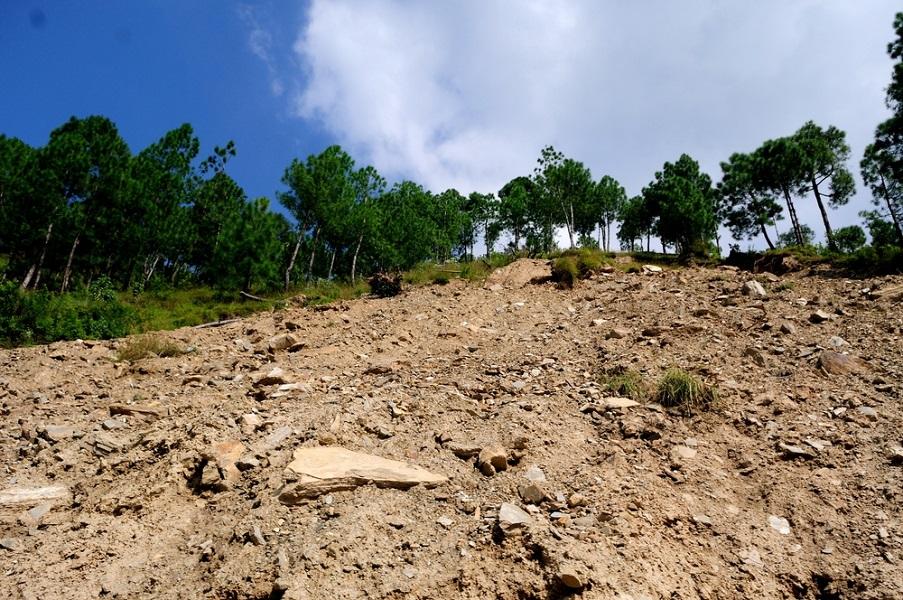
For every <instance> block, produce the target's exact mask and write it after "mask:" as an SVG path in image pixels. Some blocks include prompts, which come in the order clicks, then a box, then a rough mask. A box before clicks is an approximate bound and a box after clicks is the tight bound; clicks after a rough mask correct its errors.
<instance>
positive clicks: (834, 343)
mask: <svg viewBox="0 0 903 600" xmlns="http://www.w3.org/2000/svg"><path fill="white" fill-rule="evenodd" d="M828 345H829V346H831V347H832V348H834V349H835V350H840V349H841V348H843V347H844V346H847V345H848V344H847V341H846V340H845V339H843V338H842V337H840V336H839V335H832V336H831V337H830V338H828Z"/></svg>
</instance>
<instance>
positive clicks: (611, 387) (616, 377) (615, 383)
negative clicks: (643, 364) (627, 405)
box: [601, 369, 649, 402]
mask: <svg viewBox="0 0 903 600" xmlns="http://www.w3.org/2000/svg"><path fill="white" fill-rule="evenodd" d="M601 383H602V385H603V387H604V388H605V389H606V390H608V391H609V392H611V393H612V394H617V395H618V396H623V397H625V398H630V399H632V400H636V401H638V402H639V401H641V400H645V399H646V398H648V397H649V385H648V384H647V383H646V380H645V378H644V377H643V376H642V374H640V372H639V371H635V370H633V369H617V370H615V371H613V372H611V373H606V374H605V375H603V376H602V379H601Z"/></svg>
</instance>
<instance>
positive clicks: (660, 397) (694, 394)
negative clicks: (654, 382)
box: [655, 368, 717, 414]
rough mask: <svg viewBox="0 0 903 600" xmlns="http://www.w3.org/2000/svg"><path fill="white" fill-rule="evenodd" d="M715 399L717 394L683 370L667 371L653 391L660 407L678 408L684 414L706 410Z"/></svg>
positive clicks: (672, 369)
mask: <svg viewBox="0 0 903 600" xmlns="http://www.w3.org/2000/svg"><path fill="white" fill-rule="evenodd" d="M716 399H717V392H716V390H715V389H714V388H712V387H710V386H708V385H707V384H706V383H705V382H703V381H701V380H700V379H699V378H697V377H696V376H695V375H693V374H691V373H688V372H687V371H684V370H683V369H678V368H671V369H668V370H667V371H666V372H665V374H664V375H663V376H662V378H661V380H660V381H659V383H658V387H657V389H656V391H655V401H656V402H658V403H659V404H661V405H662V406H667V407H669V408H679V409H680V410H681V411H682V412H684V413H686V414H692V413H693V412H694V411H698V410H701V409H706V408H709V407H710V406H712V404H713V403H714V402H715V400H716Z"/></svg>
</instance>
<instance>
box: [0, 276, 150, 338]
mask: <svg viewBox="0 0 903 600" xmlns="http://www.w3.org/2000/svg"><path fill="white" fill-rule="evenodd" d="M135 321H136V315H135V312H134V311H133V310H132V309H130V308H129V307H128V306H126V305H124V304H122V303H121V302H119V301H118V300H117V299H116V296H115V294H113V295H112V297H111V296H110V295H109V293H107V290H106V289H105V288H104V285H103V283H101V285H100V286H99V287H97V288H96V289H89V290H88V291H87V293H85V292H76V293H70V294H51V293H49V292H23V291H21V290H20V289H19V287H18V286H17V285H16V284H15V283H14V282H5V283H2V284H0V343H3V344H6V345H21V344H31V343H47V342H55V341H58V340H74V339H78V338H81V339H109V338H113V337H122V336H125V335H128V333H129V330H130V329H131V327H132V326H133V325H134V323H135Z"/></svg>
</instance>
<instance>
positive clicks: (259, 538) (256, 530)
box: [248, 525, 267, 546]
mask: <svg viewBox="0 0 903 600" xmlns="http://www.w3.org/2000/svg"><path fill="white" fill-rule="evenodd" d="M248 537H250V538H251V543H252V544H254V545H255V546H264V545H266V543H267V540H266V538H265V537H263V531H261V529H260V525H254V526H253V527H251V531H250V532H249V535H248Z"/></svg>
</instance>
